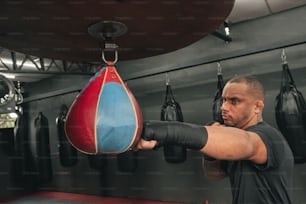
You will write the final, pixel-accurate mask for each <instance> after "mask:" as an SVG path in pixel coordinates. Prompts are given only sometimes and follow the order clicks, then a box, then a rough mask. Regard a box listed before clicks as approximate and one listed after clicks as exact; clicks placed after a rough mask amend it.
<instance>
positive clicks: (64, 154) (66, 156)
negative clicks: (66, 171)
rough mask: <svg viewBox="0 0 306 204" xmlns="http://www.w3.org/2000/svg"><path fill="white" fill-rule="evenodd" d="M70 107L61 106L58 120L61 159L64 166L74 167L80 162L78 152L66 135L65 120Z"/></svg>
mask: <svg viewBox="0 0 306 204" xmlns="http://www.w3.org/2000/svg"><path fill="white" fill-rule="evenodd" d="M67 112H68V107H67V106H66V105H65V104H63V105H61V108H60V112H59V114H58V116H57V118H56V125H57V136H58V143H59V144H58V151H59V159H60V163H61V165H62V166H65V167H72V166H75V165H76V164H77V162H78V153H77V150H76V149H75V148H74V147H73V146H72V145H71V144H70V142H69V141H68V139H67V137H66V133H65V129H64V127H65V118H66V115H67Z"/></svg>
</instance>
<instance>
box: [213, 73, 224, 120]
mask: <svg viewBox="0 0 306 204" xmlns="http://www.w3.org/2000/svg"><path fill="white" fill-rule="evenodd" d="M223 87H224V82H223V77H222V74H218V83H217V90H216V93H215V97H214V101H213V119H214V121H217V122H219V123H221V124H223V123H224V121H223V119H222V115H221V106H222V103H223V99H222V91H223Z"/></svg>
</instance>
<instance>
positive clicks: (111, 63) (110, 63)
mask: <svg viewBox="0 0 306 204" xmlns="http://www.w3.org/2000/svg"><path fill="white" fill-rule="evenodd" d="M114 52H115V59H114V60H113V61H109V60H106V59H105V54H104V49H102V60H103V61H104V62H105V63H106V64H107V65H114V64H116V62H117V61H118V50H114Z"/></svg>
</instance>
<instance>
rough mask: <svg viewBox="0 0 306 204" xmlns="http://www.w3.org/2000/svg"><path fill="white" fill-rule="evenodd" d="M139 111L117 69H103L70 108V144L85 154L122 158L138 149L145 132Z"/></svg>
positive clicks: (67, 128)
mask: <svg viewBox="0 0 306 204" xmlns="http://www.w3.org/2000/svg"><path fill="white" fill-rule="evenodd" d="M142 124H143V119H142V114H141V110H140V107H139V105H138V103H137V101H136V99H135V97H134V96H133V94H132V93H131V91H130V90H129V88H128V87H127V85H126V84H125V83H124V82H123V81H122V79H121V77H120V76H119V74H118V72H117V70H116V68H115V66H113V65H111V66H110V65H108V66H106V67H100V70H99V71H98V72H97V73H96V74H95V75H94V76H93V77H92V78H91V79H90V80H89V82H88V83H87V85H86V86H85V87H84V88H83V89H82V91H81V92H80V94H79V95H78V96H77V97H76V99H75V100H74V102H73V104H72V105H71V107H70V109H69V111H68V114H67V118H66V123H65V131H66V135H67V138H68V140H69V141H70V142H71V144H72V145H73V146H74V147H75V148H76V149H78V150H79V151H81V152H83V153H86V154H119V153H123V152H126V151H128V150H129V149H131V148H132V147H133V146H135V145H136V143H137V141H138V140H139V139H140V135H141V132H142Z"/></svg>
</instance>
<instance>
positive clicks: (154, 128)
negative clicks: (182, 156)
mask: <svg viewBox="0 0 306 204" xmlns="http://www.w3.org/2000/svg"><path fill="white" fill-rule="evenodd" d="M141 137H142V138H143V139H144V140H148V141H149V140H157V142H158V143H159V145H162V144H173V145H182V146H184V147H186V148H190V149H194V150H200V149H202V148H203V147H204V146H205V145H206V142H207V137H208V135H207V130H206V128H205V127H204V126H200V125H195V124H190V123H185V122H178V121H146V122H145V123H144V125H143V132H142V135H141Z"/></svg>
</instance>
